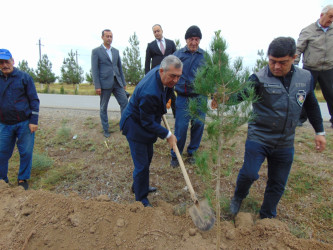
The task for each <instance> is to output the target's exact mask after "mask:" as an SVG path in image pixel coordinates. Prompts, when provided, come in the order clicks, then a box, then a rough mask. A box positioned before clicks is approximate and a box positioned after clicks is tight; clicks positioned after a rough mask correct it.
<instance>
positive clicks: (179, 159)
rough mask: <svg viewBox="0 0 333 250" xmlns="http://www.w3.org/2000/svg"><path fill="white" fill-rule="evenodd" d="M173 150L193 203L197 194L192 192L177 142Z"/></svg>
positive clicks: (166, 125)
mask: <svg viewBox="0 0 333 250" xmlns="http://www.w3.org/2000/svg"><path fill="white" fill-rule="evenodd" d="M162 118H163V122H164V125H165V127H166V128H167V130H169V131H171V130H170V127H169V124H168V121H167V119H166V117H165V115H163V116H162ZM173 151H174V152H175V153H176V156H177V160H178V162H179V165H180V169H181V170H182V173H183V176H184V179H185V182H186V185H187V187H188V190H189V191H190V194H191V198H192V200H193V202H194V203H198V199H197V196H196V194H195V192H194V189H193V186H192V183H191V181H190V178H189V177H188V174H187V171H186V168H185V165H184V162H183V159H182V156H181V155H180V153H179V150H178V147H177V144H175V145H173Z"/></svg>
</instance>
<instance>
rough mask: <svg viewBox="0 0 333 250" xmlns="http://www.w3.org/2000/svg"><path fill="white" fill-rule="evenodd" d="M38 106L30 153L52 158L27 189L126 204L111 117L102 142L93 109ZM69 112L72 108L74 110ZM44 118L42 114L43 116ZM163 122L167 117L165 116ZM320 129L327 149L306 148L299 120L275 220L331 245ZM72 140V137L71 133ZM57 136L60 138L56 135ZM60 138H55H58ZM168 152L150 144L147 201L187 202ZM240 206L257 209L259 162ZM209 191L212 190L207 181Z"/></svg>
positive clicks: (226, 196)
mask: <svg viewBox="0 0 333 250" xmlns="http://www.w3.org/2000/svg"><path fill="white" fill-rule="evenodd" d="M43 112H45V111H43V109H42V111H41V113H42V115H41V122H40V126H39V128H40V129H39V130H38V132H37V134H36V145H35V152H37V153H38V154H43V155H45V156H47V157H49V158H50V159H52V162H53V165H52V166H51V167H48V168H43V169H36V170H33V171H32V178H31V181H30V183H31V187H32V188H35V189H37V188H43V189H47V190H51V191H53V192H57V193H64V194H69V193H71V192H76V193H78V194H79V195H80V196H82V197H83V198H91V197H96V196H98V195H101V194H106V195H108V196H109V197H110V198H111V199H112V200H114V201H117V202H120V203H129V202H133V201H134V198H133V194H132V193H131V191H130V187H131V184H132V171H133V164H132V159H131V155H130V151H129V148H128V144H127V141H126V139H125V137H124V136H122V135H121V133H120V131H119V128H118V122H119V119H118V118H114V119H113V120H112V121H111V122H110V124H111V128H113V133H112V134H111V137H110V138H109V139H108V140H105V138H104V137H103V136H102V133H101V131H102V130H101V126H100V120H99V117H98V112H96V114H95V115H94V116H89V115H87V116H82V117H81V116H74V118H72V117H73V114H70V113H68V114H67V113H66V114H62V115H65V117H63V118H64V119H61V118H59V117H57V116H55V114H54V113H52V111H50V110H48V111H47V112H45V113H43ZM74 112H75V111H74ZM47 115H49V116H47ZM169 124H170V125H173V124H174V120H173V119H172V118H169ZM325 126H326V131H327V137H326V138H327V143H328V146H327V150H326V151H325V152H323V153H317V152H315V150H314V140H313V138H314V132H313V129H312V128H311V126H310V125H309V124H308V123H306V124H305V125H304V126H303V127H301V128H297V133H296V140H295V160H294V164H293V167H292V170H291V173H290V177H289V181H288V184H287V189H286V192H285V194H284V196H283V197H282V199H281V201H280V203H279V206H278V217H277V218H278V219H279V220H281V221H284V222H286V223H287V224H288V225H289V227H290V229H291V231H292V232H293V234H295V235H297V236H298V237H302V238H313V239H316V240H321V241H323V242H328V243H333V205H332V193H333V169H332V160H333V156H332V154H331V152H332V149H333V141H332V136H333V129H330V128H328V126H329V124H328V123H327V124H325ZM75 134H76V135H77V139H75V140H74V139H73V136H74V135H75ZM61 136H63V137H61ZM60 137H61V138H60ZM245 139H246V127H242V128H241V130H240V131H239V133H237V135H236V136H235V137H234V138H233V140H232V141H231V143H230V146H229V145H225V153H226V156H225V157H224V159H225V163H224V165H223V166H222V168H223V172H224V174H225V176H224V177H223V178H222V181H221V188H222V190H221V193H222V198H221V200H222V218H224V219H225V220H230V216H229V212H228V207H229V201H230V198H231V197H232V195H233V191H234V188H235V182H236V178H237V174H238V171H239V169H240V168H241V166H242V162H243V153H244V143H245ZM208 145H209V141H208V140H207V138H206V137H204V138H203V141H202V146H201V149H200V150H204V149H207V148H208ZM169 162H170V151H169V148H168V146H167V145H166V143H165V141H162V140H158V141H157V143H156V144H155V146H154V157H153V162H152V167H151V169H150V176H151V179H150V182H151V184H152V185H153V186H157V187H158V188H159V192H157V193H155V194H153V195H150V197H149V198H150V200H151V201H152V203H153V204H154V202H157V201H158V200H164V201H166V202H168V203H171V204H173V205H179V204H180V205H182V204H186V203H191V199H190V196H189V193H188V191H187V190H186V189H185V182H184V179H183V176H182V174H181V172H180V169H179V168H177V169H172V168H170V166H169ZM18 164H19V158H18V154H17V151H16V150H15V153H14V155H13V157H12V159H11V161H10V167H9V174H10V175H9V178H10V182H11V183H12V184H11V185H15V184H16V174H17V170H18ZM187 169H188V172H189V176H190V178H191V181H192V183H193V186H194V189H195V190H196V191H197V193H198V196H199V198H200V199H201V198H203V196H204V195H205V193H206V192H209V189H208V188H207V186H206V185H205V184H204V183H203V181H202V179H201V177H200V176H198V175H196V174H195V173H196V172H197V170H196V168H195V166H187ZM259 174H260V178H259V180H258V181H256V182H255V183H254V184H253V186H252V188H251V190H250V194H249V196H248V197H247V199H246V200H244V203H243V205H242V208H241V210H242V211H247V212H251V213H253V214H257V213H258V211H259V209H260V206H261V202H262V200H263V193H264V189H265V186H266V181H267V168H266V163H264V164H263V166H262V169H261V170H260V173H259ZM212 188H215V186H213V187H212Z"/></svg>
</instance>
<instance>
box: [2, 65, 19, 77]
mask: <svg viewBox="0 0 333 250" xmlns="http://www.w3.org/2000/svg"><path fill="white" fill-rule="evenodd" d="M17 72H18V69H17V68H16V67H14V70H13V72H12V73H10V74H9V75H8V76H7V77H9V76H15V75H17ZM0 76H1V77H5V75H4V74H3V73H2V71H1V70H0Z"/></svg>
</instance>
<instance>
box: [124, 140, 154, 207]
mask: <svg viewBox="0 0 333 250" xmlns="http://www.w3.org/2000/svg"><path fill="white" fill-rule="evenodd" d="M127 141H128V144H129V147H130V150H131V155H132V160H133V163H134V171H133V184H134V193H135V200H137V201H141V202H142V204H143V205H147V204H148V203H149V201H148V199H147V196H148V190H149V166H150V163H151V159H152V158H153V153H154V148H153V143H147V144H146V143H139V142H135V141H132V140H129V139H128V138H127Z"/></svg>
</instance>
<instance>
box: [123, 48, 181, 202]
mask: <svg viewBox="0 0 333 250" xmlns="http://www.w3.org/2000/svg"><path fill="white" fill-rule="evenodd" d="M182 69H183V64H182V62H181V61H180V60H179V58H178V57H176V56H173V55H170V56H167V57H166V58H164V59H163V61H162V62H161V65H160V67H156V68H154V69H153V70H151V71H150V72H149V73H148V74H147V75H146V76H145V77H144V78H143V79H142V80H141V81H140V82H139V84H138V85H137V86H136V88H135V90H134V93H133V95H132V97H131V99H130V101H129V103H128V105H127V107H126V108H125V110H124V113H123V115H122V117H121V120H120V124H119V125H120V129H121V130H122V132H123V135H125V136H126V138H127V141H128V144H129V147H130V150H131V155H132V159H133V163H134V171H133V189H134V192H135V199H136V200H137V201H141V202H142V204H143V205H144V206H145V207H151V204H150V202H149V200H148V198H147V196H148V193H149V166H150V163H151V160H152V157H153V144H154V143H155V142H156V140H157V138H158V137H159V138H161V139H166V140H167V141H168V143H169V144H170V147H171V148H172V147H173V146H174V145H175V144H176V142H177V139H176V137H175V136H174V135H173V134H172V133H171V131H168V130H167V129H166V128H164V127H163V126H162V125H161V119H162V115H163V114H165V113H166V101H167V100H168V98H170V94H171V91H172V88H173V86H175V85H176V83H177V82H178V80H179V78H180V76H181V75H182Z"/></svg>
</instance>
